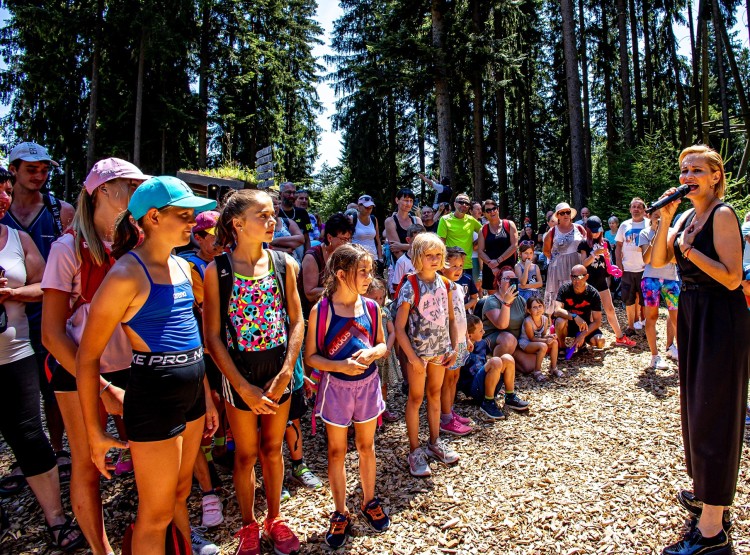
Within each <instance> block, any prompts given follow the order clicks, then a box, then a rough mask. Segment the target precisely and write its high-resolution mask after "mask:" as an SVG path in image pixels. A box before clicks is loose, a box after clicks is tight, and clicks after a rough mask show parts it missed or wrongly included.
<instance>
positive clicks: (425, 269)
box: [395, 233, 459, 477]
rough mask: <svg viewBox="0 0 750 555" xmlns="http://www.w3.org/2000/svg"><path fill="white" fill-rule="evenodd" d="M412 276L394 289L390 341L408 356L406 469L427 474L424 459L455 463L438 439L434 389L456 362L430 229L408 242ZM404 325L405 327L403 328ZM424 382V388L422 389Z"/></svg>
mask: <svg viewBox="0 0 750 555" xmlns="http://www.w3.org/2000/svg"><path fill="white" fill-rule="evenodd" d="M411 250H412V262H413V263H414V269H415V270H416V274H414V275H411V276H409V277H408V278H407V279H406V281H404V283H403V285H402V286H401V289H400V290H399V293H398V299H397V300H396V303H397V307H398V308H397V310H398V312H397V313H396V324H395V327H396V341H398V344H399V345H400V347H401V349H402V351H403V353H404V355H405V356H406V359H407V360H408V362H409V364H408V370H407V373H408V376H409V398H408V400H407V402H406V431H407V434H408V436H409V472H410V473H411V475H412V476H418V477H419V476H429V475H430V474H432V471H431V470H430V465H429V464H428V457H434V458H436V459H437V460H439V461H440V462H442V463H443V464H453V463H455V462H457V461H458V453H456V452H455V451H454V450H453V449H451V448H450V446H449V445H448V444H446V443H445V442H443V441H442V440H441V439H440V437H439V436H440V391H441V388H442V386H443V378H444V377H445V369H446V368H450V367H451V366H453V364H454V363H455V361H456V357H457V356H458V353H457V352H456V349H457V347H458V341H459V337H458V333H457V331H456V321H455V317H454V312H453V301H452V296H451V295H448V287H449V285H450V282H448V285H446V281H448V280H447V279H446V278H444V277H442V276H440V275H438V273H437V271H438V270H440V269H441V268H443V266H444V265H445V244H444V243H443V240H442V239H441V238H440V237H438V236H437V235H436V234H435V233H421V234H419V235H417V236H416V237H415V238H414V241H413V242H412V246H411ZM407 326H408V330H407ZM425 385H426V388H425ZM425 389H426V390H427V424H428V427H429V430H430V439H429V442H428V443H427V447H426V448H425V449H422V448H421V447H420V445H419V408H420V406H421V405H422V400H423V399H424V397H425Z"/></svg>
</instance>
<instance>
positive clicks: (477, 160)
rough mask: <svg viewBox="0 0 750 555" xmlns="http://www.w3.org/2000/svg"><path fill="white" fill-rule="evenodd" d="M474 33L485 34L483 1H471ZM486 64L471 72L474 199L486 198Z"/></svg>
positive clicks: (476, 66) (478, 65) (479, 63)
mask: <svg viewBox="0 0 750 555" xmlns="http://www.w3.org/2000/svg"><path fill="white" fill-rule="evenodd" d="M471 23H472V31H473V32H474V34H475V35H476V36H477V37H479V36H482V34H483V32H484V17H483V14H482V9H481V0H471ZM483 72H484V62H475V64H474V68H473V70H472V72H471V90H472V97H473V98H472V110H471V113H472V121H473V130H472V136H473V143H474V144H473V147H474V148H473V151H474V156H473V161H474V198H476V199H484V198H486V192H485V190H484V189H485V187H484V94H483V91H482V75H483Z"/></svg>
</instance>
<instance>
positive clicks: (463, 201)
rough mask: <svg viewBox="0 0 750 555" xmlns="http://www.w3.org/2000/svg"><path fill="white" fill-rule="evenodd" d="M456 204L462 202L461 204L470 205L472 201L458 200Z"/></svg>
mask: <svg viewBox="0 0 750 555" xmlns="http://www.w3.org/2000/svg"><path fill="white" fill-rule="evenodd" d="M456 204H460V205H461V206H469V205H470V203H469V201H467V200H457V201H456Z"/></svg>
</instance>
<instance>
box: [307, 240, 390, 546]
mask: <svg viewBox="0 0 750 555" xmlns="http://www.w3.org/2000/svg"><path fill="white" fill-rule="evenodd" d="M327 269H328V272H327V274H328V277H327V278H326V282H325V289H324V292H323V297H322V298H321V299H320V301H319V302H318V304H316V305H315V307H313V309H312V311H311V312H310V320H309V324H308V331H307V337H306V339H305V363H306V364H307V365H308V366H312V367H313V368H318V369H320V370H322V372H323V377H322V378H321V381H320V386H319V388H318V397H317V401H316V405H315V415H316V416H319V417H320V418H321V419H322V420H323V422H325V423H326V433H327V436H328V479H329V482H330V485H331V493H332V494H333V502H334V506H335V510H334V512H333V514H332V515H331V522H330V526H329V528H328V531H327V532H326V535H325V542H326V543H327V544H328V545H329V546H330V547H332V548H334V549H337V548H340V547H342V546H343V545H344V544H345V543H346V541H347V539H348V537H349V534H350V533H351V517H350V515H349V512H348V511H347V510H346V469H345V467H344V462H345V459H346V451H347V443H348V442H347V430H348V428H349V425H350V424H352V422H353V423H354V430H355V433H356V445H357V453H358V454H359V475H360V480H361V482H362V505H361V506H360V510H361V512H362V516H363V517H364V519H365V521H366V522H367V524H368V525H369V526H370V528H372V529H373V530H375V531H376V532H384V531H385V530H387V529H388V527H389V526H390V523H391V522H390V519H389V518H388V515H387V514H386V512H385V511H384V510H383V508H382V506H381V504H380V500H379V499H378V498H377V497H375V467H376V458H375V447H374V443H375V427H376V426H377V419H378V416H379V415H380V414H381V413H382V412H383V410H384V409H385V403H384V402H383V397H382V393H381V390H380V376H379V375H378V370H377V366H376V365H375V361H376V360H378V359H380V358H383V357H384V356H385V355H386V346H385V341H384V339H383V325H382V318H381V316H380V310H379V309H378V305H377V303H375V302H374V301H372V300H370V299H367V298H365V297H363V295H364V294H365V293H366V292H367V289H368V287H369V286H370V283H371V282H372V279H373V259H372V255H371V254H370V253H369V252H368V251H367V250H366V249H365V248H364V247H362V246H360V245H353V244H346V245H342V246H340V247H338V248H337V249H336V250H335V251H334V252H333V254H331V257H330V258H329V259H328V265H327ZM318 330H320V333H319V331H318Z"/></svg>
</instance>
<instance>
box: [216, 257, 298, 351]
mask: <svg viewBox="0 0 750 555" xmlns="http://www.w3.org/2000/svg"><path fill="white" fill-rule="evenodd" d="M269 264H273V262H272V261H271V258H270V257H269ZM285 322H286V309H285V308H284V306H283V304H282V302H281V294H280V292H279V287H278V284H277V283H276V272H275V271H274V269H273V267H271V268H270V269H269V271H268V272H267V273H266V274H264V275H262V276H255V277H248V276H243V275H240V274H238V273H235V274H234V285H233V286H232V295H231V296H230V297H229V324H230V325H232V326H234V329H235V331H236V333H237V343H238V345H237V348H238V349H239V350H240V351H267V350H269V349H273V348H274V347H278V346H279V345H283V344H284V343H286V340H287V338H286V325H285ZM226 336H227V345H231V344H232V340H231V338H230V336H229V332H227V334H226Z"/></svg>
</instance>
